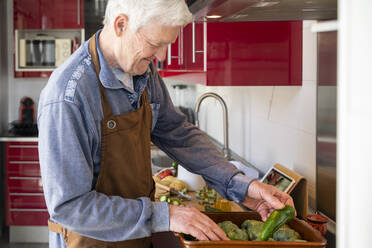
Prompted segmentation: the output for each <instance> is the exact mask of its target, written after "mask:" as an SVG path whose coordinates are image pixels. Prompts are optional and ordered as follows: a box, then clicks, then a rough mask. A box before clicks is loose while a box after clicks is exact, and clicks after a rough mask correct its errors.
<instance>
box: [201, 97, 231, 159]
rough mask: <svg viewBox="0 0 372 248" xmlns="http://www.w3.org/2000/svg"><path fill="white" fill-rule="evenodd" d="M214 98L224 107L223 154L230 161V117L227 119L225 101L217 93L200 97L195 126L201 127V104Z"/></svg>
mask: <svg viewBox="0 0 372 248" xmlns="http://www.w3.org/2000/svg"><path fill="white" fill-rule="evenodd" d="M208 97H213V98H215V99H216V100H217V101H218V102H219V103H220V104H221V106H222V114H223V140H224V144H223V148H222V153H223V155H224V157H225V158H226V159H228V160H229V159H230V150H229V133H228V130H229V127H228V117H227V107H226V103H225V101H224V100H223V99H222V97H221V96H219V95H217V94H216V93H212V92H208V93H205V94H203V95H201V96H200V97H199V99H198V100H197V101H196V104H195V125H196V126H197V127H199V109H200V104H201V103H202V101H203V100H204V99H205V98H208Z"/></svg>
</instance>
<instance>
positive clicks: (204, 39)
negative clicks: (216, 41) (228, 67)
mask: <svg viewBox="0 0 372 248" xmlns="http://www.w3.org/2000/svg"><path fill="white" fill-rule="evenodd" d="M195 40H196V38H195V21H193V22H192V63H195V62H196V54H197V53H203V62H204V64H203V69H204V71H207V22H206V21H204V22H203V50H196V48H195Z"/></svg>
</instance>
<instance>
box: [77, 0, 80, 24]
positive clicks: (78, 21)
mask: <svg viewBox="0 0 372 248" xmlns="http://www.w3.org/2000/svg"><path fill="white" fill-rule="evenodd" d="M77 24H78V25H80V0H77Z"/></svg>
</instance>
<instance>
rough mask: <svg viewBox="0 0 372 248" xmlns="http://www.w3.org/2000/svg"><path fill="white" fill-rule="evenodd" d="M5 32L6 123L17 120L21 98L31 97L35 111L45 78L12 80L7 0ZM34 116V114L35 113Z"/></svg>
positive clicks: (10, 9) (9, 1) (10, 20)
mask: <svg viewBox="0 0 372 248" xmlns="http://www.w3.org/2000/svg"><path fill="white" fill-rule="evenodd" d="M7 13H8V14H7V22H8V25H7V32H8V35H7V36H8V47H7V48H8V49H7V58H8V65H10V66H8V75H9V80H8V115H7V122H11V121H14V120H18V119H19V106H20V101H21V99H22V97H24V96H28V97H31V98H32V99H33V100H34V102H35V111H37V102H38V101H39V95H40V92H41V90H42V88H43V87H44V86H45V85H46V83H47V81H48V79H46V78H14V63H13V51H14V38H13V37H14V33H13V14H12V13H13V1H12V0H7ZM35 114H36V113H35Z"/></svg>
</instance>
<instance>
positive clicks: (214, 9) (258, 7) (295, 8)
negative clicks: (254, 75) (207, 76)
mask: <svg viewBox="0 0 372 248" xmlns="http://www.w3.org/2000/svg"><path fill="white" fill-rule="evenodd" d="M187 3H188V5H189V9H190V11H191V12H192V13H193V14H194V18H195V19H196V20H203V19H204V18H205V17H206V16H210V15H219V16H222V17H221V18H218V19H208V21H222V22H241V21H288V20H330V19H337V0H189V1H187Z"/></svg>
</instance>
